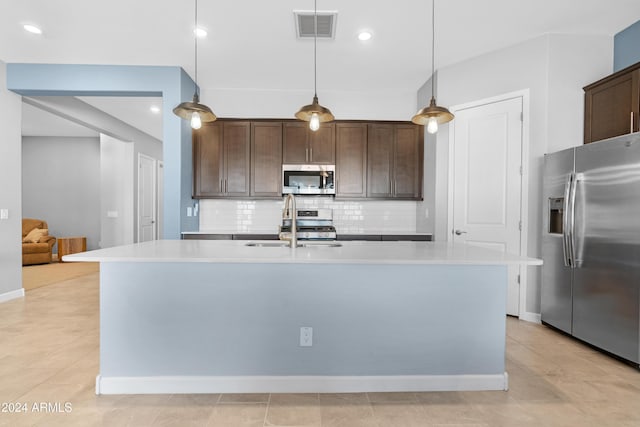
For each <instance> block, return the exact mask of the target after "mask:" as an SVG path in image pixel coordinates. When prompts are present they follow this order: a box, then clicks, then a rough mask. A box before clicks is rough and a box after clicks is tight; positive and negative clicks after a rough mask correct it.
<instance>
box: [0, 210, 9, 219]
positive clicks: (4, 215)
mask: <svg viewBox="0 0 640 427" xmlns="http://www.w3.org/2000/svg"><path fill="white" fill-rule="evenodd" d="M0 219H9V209H0Z"/></svg>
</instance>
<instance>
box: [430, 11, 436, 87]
mask: <svg viewBox="0 0 640 427" xmlns="http://www.w3.org/2000/svg"><path fill="white" fill-rule="evenodd" d="M435 51H436V0H431V97H432V98H435V96H436V90H435V78H436V75H435V74H436V59H435V58H436V53H435Z"/></svg>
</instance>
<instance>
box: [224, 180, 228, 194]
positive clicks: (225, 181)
mask: <svg viewBox="0 0 640 427" xmlns="http://www.w3.org/2000/svg"><path fill="white" fill-rule="evenodd" d="M227 191H229V186H228V182H227V180H226V179H225V180H224V192H225V193H226V192H227Z"/></svg>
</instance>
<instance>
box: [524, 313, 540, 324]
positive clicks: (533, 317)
mask: <svg viewBox="0 0 640 427" xmlns="http://www.w3.org/2000/svg"><path fill="white" fill-rule="evenodd" d="M520 320H524V321H526V322H531V323H542V320H541V318H540V313H531V312H530V311H525V312H524V313H522V314H521V315H520Z"/></svg>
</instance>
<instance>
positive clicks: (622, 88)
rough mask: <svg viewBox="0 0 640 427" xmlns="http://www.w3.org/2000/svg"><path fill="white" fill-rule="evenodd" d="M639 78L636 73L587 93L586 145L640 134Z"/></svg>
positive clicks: (620, 77)
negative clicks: (639, 123) (632, 133)
mask: <svg viewBox="0 0 640 427" xmlns="http://www.w3.org/2000/svg"><path fill="white" fill-rule="evenodd" d="M639 76H640V71H639V70H635V71H631V72H628V73H625V74H622V75H620V76H617V77H615V78H612V79H608V80H606V81H604V82H603V83H602V84H596V85H592V86H589V87H587V89H585V122H584V124H585V126H584V142H585V144H587V143H589V142H594V141H599V140H601V139H606V138H611V137H614V136H618V135H624V134H627V133H630V132H636V131H638V114H639V112H640V111H639V110H640V97H639V95H640V86H639V80H640V79H639Z"/></svg>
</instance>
